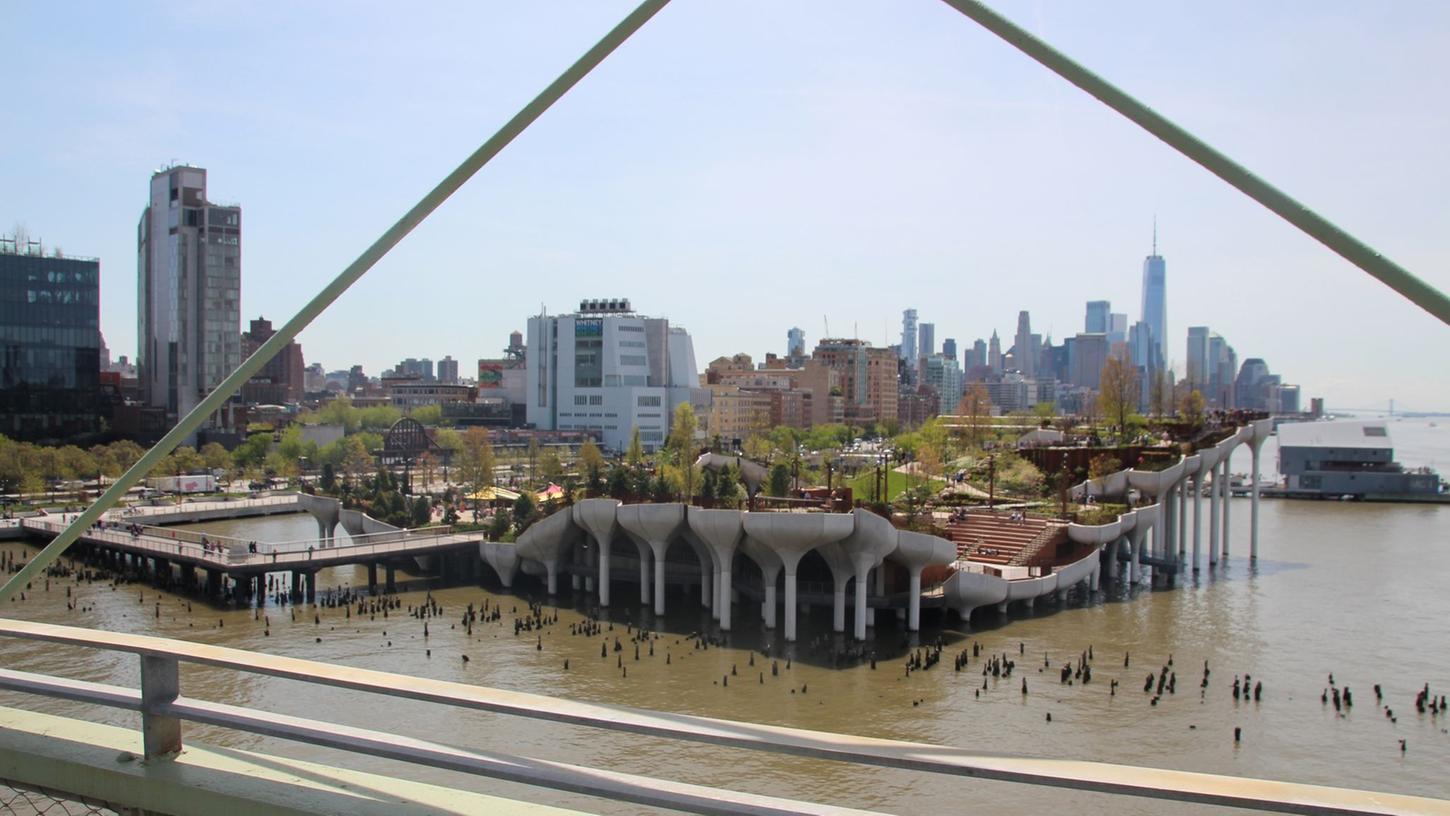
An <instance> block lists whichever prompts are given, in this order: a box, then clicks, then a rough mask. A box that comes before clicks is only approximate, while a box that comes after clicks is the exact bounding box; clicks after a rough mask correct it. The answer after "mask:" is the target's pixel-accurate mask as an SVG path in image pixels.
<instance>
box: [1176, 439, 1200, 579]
mask: <svg viewBox="0 0 1450 816" xmlns="http://www.w3.org/2000/svg"><path fill="white" fill-rule="evenodd" d="M1196 467H1197V463H1196V462H1195V468H1196ZM1191 478H1192V477H1191V476H1188V475H1185V476H1184V477H1183V481H1181V482H1179V483H1178V514H1177V518H1178V563H1179V564H1180V565H1181V564H1182V563H1183V556H1184V555H1186V554H1187V553H1188V485H1189V480H1190V479H1191Z"/></svg>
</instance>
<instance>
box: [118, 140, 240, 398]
mask: <svg viewBox="0 0 1450 816" xmlns="http://www.w3.org/2000/svg"><path fill="white" fill-rule="evenodd" d="M136 246H137V251H136V268H137V276H136V279H137V289H136V309H137V327H136V329H137V331H136V336H137V340H138V342H139V344H140V348H139V349H138V350H137V354H136V364H137V375H138V377H139V378H140V387H141V393H142V395H143V396H144V397H145V399H146V402H147V403H148V404H149V405H151V406H153V407H157V408H164V409H166V418H167V421H168V422H170V423H173V424H174V423H175V422H176V421H177V419H178V418H180V417H181V416H183V415H185V414H186V413H187V412H188V411H190V410H191V409H192V408H193V407H195V406H196V404H197V403H198V402H200V401H201V400H202V399H203V398H204V397H205V396H206V395H207V393H208V392H209V391H211V389H213V388H215V387H216V386H217V384H218V383H220V382H221V381H222V380H223V379H225V378H226V376H227V375H228V374H230V373H231V372H232V371H233V370H234V369H235V368H236V367H237V366H239V365H241V362H242V331H241V324H242V312H241V291H242V211H241V208H240V207H234V206H231V207H228V206H218V205H216V204H212V203H211V202H210V201H208V200H207V196H206V170H204V169H202V168H200V167H188V166H185V165H179V166H175V167H168V168H166V169H165V170H159V171H157V172H156V173H155V174H154V175H152V176H151V199H150V202H149V203H148V204H147V206H146V209H145V210H144V211H143V212H142V213H141V222H140V224H139V225H138V226H137V228H136Z"/></svg>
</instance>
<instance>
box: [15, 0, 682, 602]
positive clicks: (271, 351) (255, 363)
mask: <svg viewBox="0 0 1450 816" xmlns="http://www.w3.org/2000/svg"><path fill="white" fill-rule="evenodd" d="M667 3H669V0H644V2H642V3H640V4H639V6H638V7H637V8H635V10H634V11H632V12H630V13H629V16H627V17H625V18H624V19H623V20H621V21H620V22H619V24H618V25H616V26H615V27H614V28H613V29H611V30H610V31H609V33H608V34H605V35H604V38H603V39H601V40H600V41H599V42H597V43H595V44H594V47H592V48H590V49H589V50H588V51H586V52H585V53H584V56H582V57H580V58H579V59H578V61H577V62H575V63H574V64H573V65H571V66H569V68H568V69H567V70H566V71H564V73H562V74H560V75H559V78H558V79H555V80H554V81H553V82H552V83H550V84H549V86H548V87H547V88H545V89H544V90H543V91H542V92H540V93H539V95H538V96H536V97H534V99H533V101H531V102H529V104H527V105H525V106H524V107H523V109H522V110H520V111H519V112H518V113H516V114H514V116H513V118H512V119H510V120H508V122H506V123H505V124H504V126H503V127H502V128H500V129H499V131H498V132H497V133H495V134H494V135H493V136H492V137H491V138H489V140H488V141H486V142H484V143H483V145H481V146H480V147H479V148H478V149H477V150H475V151H474V152H473V153H472V154H471V155H470V156H469V157H468V158H467V159H464V161H463V163H462V164H460V165H458V167H457V169H455V170H454V171H453V172H452V173H449V174H448V175H447V177H445V178H444V179H443V180H442V181H441V182H439V183H438V186H436V187H434V188H433V189H432V190H431V191H429V192H428V194H427V195H425V196H423V199H422V200H421V201H419V202H418V203H417V204H415V205H413V208H412V209H410V210H408V212H407V213H406V214H404V216H403V217H402V218H400V219H399V220H398V222H397V223H396V224H394V225H393V226H391V227H389V228H388V231H387V232H384V233H383V234H382V236H381V237H379V238H378V239H377V240H376V241H374V242H373V244H372V246H370V247H368V248H367V249H366V250H365V251H364V252H363V254H361V255H359V256H358V258H357V260H355V261H353V262H352V263H351V264H349V265H348V267H347V268H346V269H344V270H343V271H342V273H341V274H339V275H338V276H337V277H336V278H335V279H334V280H333V281H332V283H329V284H328V285H327V287H326V288H324V289H323V290H322V291H321V292H319V293H318V294H317V296H316V297H314V298H313V299H312V300H310V301H308V303H307V305H306V306H304V307H302V311H300V312H298V313H297V315H296V316H295V317H293V318H292V319H291V320H289V321H287V323H286V325H284V326H282V328H281V329H278V330H277V333H276V334H274V335H272V337H271V338H269V339H268V340H267V342H265V343H263V344H262V345H261V347H260V348H258V349H257V351H256V352H255V353H254V354H252V356H250V357H248V358H247V359H246V360H245V361H244V362H243V363H242V364H241V365H240V366H238V367H237V370H235V371H233V372H232V373H231V375H230V376H228V377H227V378H226V379H225V380H222V381H221V383H220V384H218V385H217V387H216V388H215V389H214V390H213V391H212V392H211V393H210V394H208V395H207V396H206V399H204V400H202V401H201V402H200V403H199V404H198V405H197V406H196V407H195V408H193V409H192V410H191V412H190V413H188V414H187V415H186V416H184V417H182V418H181V421H180V422H178V423H177V424H176V427H174V428H172V429H171V431H170V432H169V433H167V434H166V436H164V437H162V438H161V441H160V442H157V443H156V446H155V447H153V448H151V450H149V451H147V452H146V454H145V455H144V456H142V457H141V458H140V459H139V460H138V461H137V462H136V464H134V465H132V466H131V468H130V470H127V471H126V472H125V473H123V474H122V475H121V477H120V478H119V479H117V480H116V481H115V483H113V484H112V485H111V487H110V488H109V489H107V490H106V492H105V493H103V494H101V497H100V498H98V499H96V503H95V504H93V505H91V506H90V507H89V508H87V509H86V511H85V512H84V513H81V514H80V516H79V517H77V518H76V520H75V521H74V522H72V523H71V525H70V526H69V527H66V528H65V529H64V530H63V531H61V533H60V535H58V536H56V537H55V539H53V540H52V541H51V542H50V543H49V544H47V545H46V547H45V549H44V550H41V551H40V553H39V554H37V555H36V556H35V557H34V558H32V559H30V563H28V564H26V565H25V567H24V568H23V569H22V570H20V571H19V572H17V573H15V575H14V576H12V577H11V578H10V580H9V581H8V582H6V584H5V585H4V586H3V587H0V602H4V601H6V600H8V599H9V598H11V597H12V596H14V595H15V593H16V592H18V591H19V590H20V588H21V587H23V586H25V584H26V583H28V582H29V581H31V580H32V579H33V578H35V577H37V576H38V575H40V574H41V572H42V571H44V570H45V568H46V567H49V566H50V565H51V564H52V563H54V562H55V560H56V559H57V558H59V557H60V555H61V553H63V552H65V550H66V548H67V547H69V546H70V545H71V543H72V542H74V541H75V540H76V539H77V538H78V537H80V534H81V533H82V532H83V531H85V530H86V529H87V528H89V527H90V526H91V525H92V524H95V523H96V521H97V520H98V519H100V517H101V514H102V513H104V512H106V511H107V510H108V509H110V508H111V507H112V506H113V505H115V503H116V502H117V501H118V500H119V499H120V498H121V497H122V496H124V495H125V494H126V491H127V490H130V489H131V487H132V486H134V485H135V484H136V483H137V482H139V481H141V479H143V478H145V476H146V474H147V473H150V472H151V469H152V468H154V467H155V466H156V465H157V463H159V462H160V461H161V460H162V459H164V458H166V456H167V455H168V454H170V453H171V452H172V451H173V450H175V449H176V446H177V445H179V444H181V440H183V439H185V438H187V437H188V436H190V435H191V434H193V433H195V432H196V429H197V428H200V427H201V423H202V422H203V421H205V420H206V418H207V417H208V416H211V415H212V414H213V413H215V412H216V411H218V410H219V409H220V408H221V407H222V404H223V403H225V402H226V401H227V400H228V399H229V398H230V397H231V396H232V395H233V394H235V393H237V391H238V390H240V389H241V387H242V384H243V383H245V382H246V381H247V380H249V379H251V378H252V375H253V374H256V373H257V372H258V371H259V370H261V368H262V366H264V365H266V364H267V362H268V361H270V360H271V359H272V358H273V357H275V356H276V355H277V353H278V352H279V351H281V350H282V349H283V348H284V347H286V345H287V344H288V343H291V342H292V340H293V339H294V338H296V337H297V335H298V334H299V333H300V332H301V331H302V330H303V329H305V328H307V326H308V324H310V323H311V322H312V321H313V320H315V319H316V318H317V316H318V315H320V314H322V312H323V311H324V310H325V309H327V307H328V306H331V305H332V303H333V301H335V300H337V299H338V298H339V297H341V296H342V293H343V292H346V291H347V290H348V287H350V286H352V285H353V284H354V283H356V282H357V280H358V279H359V278H361V277H362V276H363V275H364V274H366V273H367V271H368V270H369V269H372V268H373V265H374V264H376V263H377V262H378V261H380V260H382V257H383V256H384V255H386V254H388V251H389V250H391V249H392V248H393V247H394V246H397V244H398V242H399V241H401V240H403V238H404V237H405V236H407V234H408V233H410V232H412V231H413V228H414V227H416V226H418V225H419V224H421V223H422V222H423V219H425V218H427V217H428V216H429V215H430V214H432V212H433V211H434V210H436V209H438V207H439V206H440V205H441V204H442V203H443V202H444V201H446V200H448V197H449V196H451V195H453V193H454V192H456V191H457V190H458V188H460V187H462V186H463V184H464V183H465V182H467V181H468V180H469V179H470V178H472V177H473V175H474V174H475V173H477V172H478V171H479V170H480V169H482V168H483V166H484V165H485V164H487V163H488V162H489V160H490V159H492V158H493V157H494V156H496V155H498V152H499V151H500V150H503V149H504V148H505V147H507V146H508V144H509V142H512V141H513V140H514V138H515V137H517V136H518V135H519V134H520V133H522V132H523V131H524V129H525V128H527V127H528V126H529V125H531V124H533V122H534V120H536V119H538V118H539V117H540V116H541V115H543V113H544V111H546V110H548V109H549V107H550V106H551V105H553V104H554V103H555V102H557V101H559V98H560V97H562V96H563V95H564V94H565V93H567V92H568V91H569V89H570V88H572V87H574V86H575V85H576V84H578V82H579V80H581V79H583V78H584V77H585V76H586V75H587V74H588V73H589V72H590V71H591V70H593V69H594V67H595V66H597V65H598V64H599V63H601V62H603V61H604V58H605V57H607V56H609V55H610V53H612V52H613V51H614V49H616V48H618V47H619V46H620V44H621V43H623V42H624V41H625V40H627V39H629V36H630V35H631V34H633V33H634V32H636V31H638V30H639V28H640V27H641V26H643V25H644V24H645V23H646V22H648V21H649V19H650V18H651V17H653V16H654V15H655V14H656V13H657V12H658V11H659V10H660V9H662V8H664V7H665V5H666V4H667Z"/></svg>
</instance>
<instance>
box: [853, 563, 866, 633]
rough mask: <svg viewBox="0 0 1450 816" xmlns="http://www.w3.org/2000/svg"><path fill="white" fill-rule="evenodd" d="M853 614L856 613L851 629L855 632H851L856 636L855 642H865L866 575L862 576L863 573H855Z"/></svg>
mask: <svg viewBox="0 0 1450 816" xmlns="http://www.w3.org/2000/svg"><path fill="white" fill-rule="evenodd" d="M855 613H856V620H855V626H854V627H853V628H854V629H855V631H854V632H853V634H855V635H856V639H857V640H865V639H866V575H865V574H863V573H857V574H856V608H855Z"/></svg>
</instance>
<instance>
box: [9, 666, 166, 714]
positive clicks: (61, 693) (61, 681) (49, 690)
mask: <svg viewBox="0 0 1450 816" xmlns="http://www.w3.org/2000/svg"><path fill="white" fill-rule="evenodd" d="M0 689H6V690H8V691H20V692H24V693H26V694H39V695H41V696H44V697H56V698H59V699H61V700H70V701H71V702H73V703H95V704H96V705H103V706H109V707H111V708H124V709H126V710H128V711H140V710H141V690H140V689H132V688H125V687H123V686H112V685H108V684H106V683H92V682H90V681H89V680H72V679H71V678H69V677H56V676H54V675H50V674H34V673H31V672H24V671H16V670H15V669H0Z"/></svg>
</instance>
